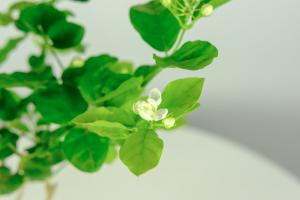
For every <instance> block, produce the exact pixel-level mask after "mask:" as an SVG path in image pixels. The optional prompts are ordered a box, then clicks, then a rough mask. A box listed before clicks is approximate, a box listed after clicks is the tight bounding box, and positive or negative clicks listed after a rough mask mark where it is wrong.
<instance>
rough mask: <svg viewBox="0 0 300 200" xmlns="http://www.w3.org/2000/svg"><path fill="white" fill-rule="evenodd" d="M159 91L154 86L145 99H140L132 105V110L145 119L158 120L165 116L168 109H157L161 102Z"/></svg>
mask: <svg viewBox="0 0 300 200" xmlns="http://www.w3.org/2000/svg"><path fill="white" fill-rule="evenodd" d="M161 101H162V99H161V92H160V91H159V89H157V88H154V89H152V90H151V91H150V93H149V96H148V98H147V100H146V101H145V100H140V101H138V102H136V103H135V104H134V105H133V111H134V112H135V113H136V114H138V115H139V116H140V117H141V118H143V119H144V120H146V121H160V120H163V119H165V118H166V117H167V115H168V109H165V108H162V109H158V106H159V105H160V104H161Z"/></svg>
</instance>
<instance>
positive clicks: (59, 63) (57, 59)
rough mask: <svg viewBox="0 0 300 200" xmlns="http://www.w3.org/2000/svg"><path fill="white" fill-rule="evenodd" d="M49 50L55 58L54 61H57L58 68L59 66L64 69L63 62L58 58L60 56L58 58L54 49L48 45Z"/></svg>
mask: <svg viewBox="0 0 300 200" xmlns="http://www.w3.org/2000/svg"><path fill="white" fill-rule="evenodd" d="M50 52H51V54H52V55H53V57H54V59H55V60H56V62H57V64H58V66H59V68H60V69H61V70H62V71H64V64H63V63H62V61H61V60H60V58H59V56H58V55H57V53H56V52H55V50H54V49H52V48H51V47H50Z"/></svg>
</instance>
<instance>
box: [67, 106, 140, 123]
mask: <svg viewBox="0 0 300 200" xmlns="http://www.w3.org/2000/svg"><path fill="white" fill-rule="evenodd" d="M98 120H105V121H109V122H118V123H121V124H123V125H125V126H134V125H135V120H134V116H133V115H131V114H130V113H128V112H126V111H125V110H123V109H122V108H114V107H100V108H92V109H90V110H88V111H87V112H85V113H83V114H81V115H79V116H77V117H76V118H75V119H73V122H74V123H75V124H78V125H80V124H86V123H92V122H96V121H98Z"/></svg>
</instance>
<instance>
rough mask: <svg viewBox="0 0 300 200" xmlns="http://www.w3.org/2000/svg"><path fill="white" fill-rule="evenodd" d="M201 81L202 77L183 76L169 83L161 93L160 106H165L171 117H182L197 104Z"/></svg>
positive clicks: (202, 81) (201, 86) (201, 85)
mask: <svg viewBox="0 0 300 200" xmlns="http://www.w3.org/2000/svg"><path fill="white" fill-rule="evenodd" d="M203 83H204V79H203V78H185V79H179V80H175V81H173V82H171V83H169V84H168V85H167V86H166V88H165V89H164V91H163V93H162V103H161V104H160V107H161V108H167V109H168V110H169V114H170V115H171V116H172V117H175V118H180V117H182V115H184V114H186V113H187V112H190V111H192V110H194V109H195V108H196V107H197V106H198V100H199V98H200V95H201V92H202V88H203Z"/></svg>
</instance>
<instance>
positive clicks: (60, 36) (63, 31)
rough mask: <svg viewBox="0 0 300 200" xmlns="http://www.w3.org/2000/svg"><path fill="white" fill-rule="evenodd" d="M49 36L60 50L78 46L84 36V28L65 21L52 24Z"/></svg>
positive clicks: (48, 32)
mask: <svg viewBox="0 0 300 200" xmlns="http://www.w3.org/2000/svg"><path fill="white" fill-rule="evenodd" d="M47 35H48V36H49V38H50V39H51V40H52V43H53V44H52V45H53V46H54V47H55V48H58V49H66V48H71V47H75V46H78V45H79V44H80V42H81V40H82V38H83V36H84V28H83V27H82V26H79V25H77V24H74V23H70V22H67V21H64V20H61V21H58V22H56V23H54V24H52V25H51V26H50V27H49V29H48V31H47Z"/></svg>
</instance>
